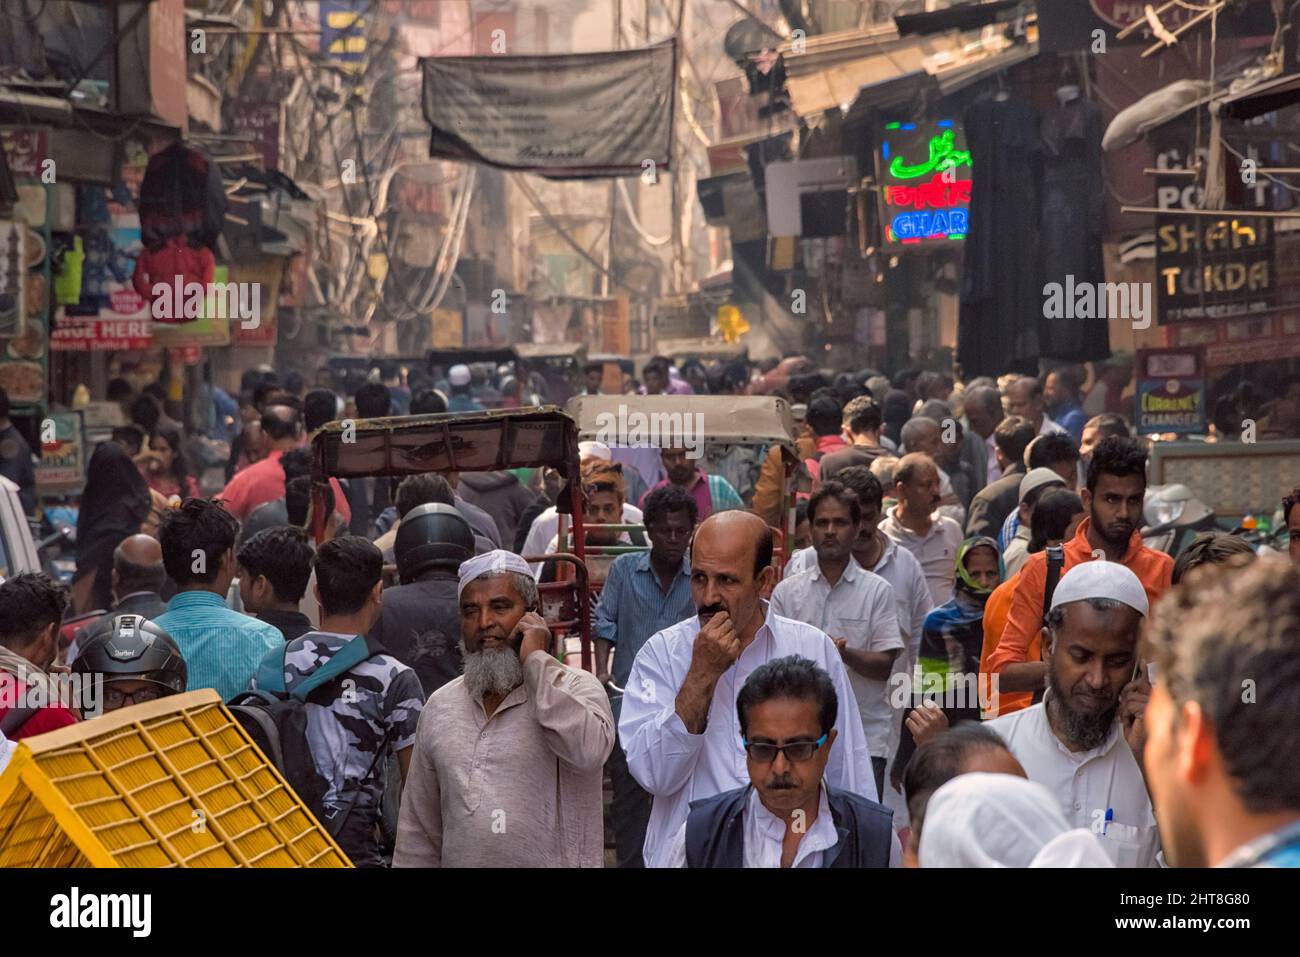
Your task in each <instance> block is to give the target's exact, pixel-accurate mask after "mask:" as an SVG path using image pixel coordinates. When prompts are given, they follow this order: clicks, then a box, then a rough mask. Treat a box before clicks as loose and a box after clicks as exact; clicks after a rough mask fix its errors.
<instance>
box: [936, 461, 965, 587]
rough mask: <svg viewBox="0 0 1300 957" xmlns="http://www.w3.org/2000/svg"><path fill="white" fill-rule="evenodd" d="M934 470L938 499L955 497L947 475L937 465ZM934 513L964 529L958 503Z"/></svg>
mask: <svg viewBox="0 0 1300 957" xmlns="http://www.w3.org/2000/svg"><path fill="white" fill-rule="evenodd" d="M935 468H936V469H939V497H940V498H950V497H955V496H956V494H957V493H956V492H954V491H953V488H952V479H951V478H949V477H948V473H947V472H945V471H944V470H943V469H941V468H939V466H937V465H936V466H935ZM934 511H935V513H936V514H938V515H946V516H948V518H950V519H952V520H953V521H954V522H956V523H957V525H958V527H960V528H965V527H966V506H964V505H962V504H960V503H956V504H953V505H940V506H939V507H938V508H936V509H935V510H934ZM945 600H946V599H945Z"/></svg>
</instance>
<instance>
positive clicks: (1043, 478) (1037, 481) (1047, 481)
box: [1020, 468, 1065, 502]
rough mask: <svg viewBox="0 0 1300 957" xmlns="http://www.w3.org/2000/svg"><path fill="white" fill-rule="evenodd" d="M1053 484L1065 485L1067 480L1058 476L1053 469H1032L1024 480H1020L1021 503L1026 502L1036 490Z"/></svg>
mask: <svg viewBox="0 0 1300 957" xmlns="http://www.w3.org/2000/svg"><path fill="white" fill-rule="evenodd" d="M1053 482H1060V483H1061V484H1062V485H1064V484H1065V479H1063V478H1061V476H1059V475H1057V474H1056V473H1055V472H1053V471H1052V470H1051V469H1044V468H1039V469H1031V470H1030V471H1029V472H1028V473H1027V474H1026V475H1025V477H1024V478H1022V479H1021V480H1020V501H1022V502H1023V501H1024V500H1025V496H1026V495H1028V494H1029V493H1030V492H1032V491H1033V490H1034V489H1036V488H1042V487H1043V486H1044V485H1051V484H1052V483H1053Z"/></svg>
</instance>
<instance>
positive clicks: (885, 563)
mask: <svg viewBox="0 0 1300 957" xmlns="http://www.w3.org/2000/svg"><path fill="white" fill-rule="evenodd" d="M881 538H883V539H884V540H885V549H884V551H883V552H882V553H881V555H880V558H878V559H876V564H875V566H874V567H872V568H869V569H867V570H868V571H871V572H875V573H876V574H877V575H879V576H880V577H881V578H883V579H884V580H885V581H887V582H889V587H890V588H892V589H893V591H894V604H895V606H896V608H897V611H898V632H899V635H900V636H901V637H902V639H903V645H904V648H903V653H902V654H901V655H899V656H898V657H897V658H895V659H894V670H893V672H892V673H891V674H890V676H889V693H890V695H891V696H892V695H893V694H894V692H895V689H899V690H902V691H903V694H904V695H905V696H906V697H905V701H908V702H910V701H911V694H912V683H911V675H912V672H913V671H914V670H915V668H916V656H917V654H918V653H919V652H920V650H921V630H922V629H923V628H924V627H925V616H926V615H928V614H930V612H931V610H932V609H933V608H934V607H935V605H934V600H933V599H932V598H931V597H930V586H929V585H928V584H927V583H926V581H925V572H923V571H921V563H920V562H918V561H917V560H916V556H915V555H913V554H912V553H911V552H909V551H908V550H907V549H906V548H899V547H898V543H897V542H895V541H894V540H893V539H892V538H890V537H889V536H887V535H883V534H882V535H881ZM816 563H817V553H816V552H815V551H813V550H812V549H811V548H801V549H799V551H797V552H795V553H794V554H793V555H792V556H790V561H789V563H788V564H787V565H786V566H785V573H786V575H787V576H790V575H795V574H798V573H799V572H801V571H805V570H807V568H808V567H809V566H810V565H815V564H816ZM864 567H865V566H864ZM852 678H853V675H852V673H850V675H849V679H850V680H852ZM895 703H897V702H891V707H890V719H889V746H888V748H887V749H886V752H885V753H886V755H887V756H888V757H889V761H890V765H891V766H892V764H893V760H894V755H895V753H896V752H897V751H898V742H899V739H900V738H901V737H902V735H903V708H901V707H892V705H893V704H895ZM889 778H890V768H889V767H887V768H886V769H885V793H884V794H883V795H881V803H882V804H884V805H885V807H887V808H889V809H890V810H892V811H893V812H894V830H895V831H898V830H901V829H902V828H904V827H906V826H907V824H908V816H907V802H906V801H905V800H903V792H902V791H897V790H895V789H894V788H893V786H892V785H890V784H889Z"/></svg>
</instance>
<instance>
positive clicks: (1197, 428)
mask: <svg viewBox="0 0 1300 957" xmlns="http://www.w3.org/2000/svg"><path fill="white" fill-rule="evenodd" d="M1136 398H1137V414H1136V415H1135V416H1134V417H1133V424H1134V426H1135V427H1136V429H1137V432H1138V434H1139V435H1152V434H1155V433H1160V432H1177V433H1179V434H1180V435H1189V434H1200V433H1204V432H1205V431H1206V415H1205V350H1204V349H1200V348H1192V349H1139V350H1138V353H1137V396H1136Z"/></svg>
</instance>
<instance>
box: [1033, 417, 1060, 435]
mask: <svg viewBox="0 0 1300 957" xmlns="http://www.w3.org/2000/svg"><path fill="white" fill-rule="evenodd" d="M1054 432H1055V433H1056V434H1057V435H1065V429H1063V428H1061V427H1060V426H1059V425H1057V424H1056V423H1055V422H1053V421H1052V418H1051V416H1049V415H1048V414H1047V413H1046V412H1044V413H1043V424H1042V425H1040V426H1039V427H1038V434H1039V435H1051V434H1052V433H1054Z"/></svg>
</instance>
